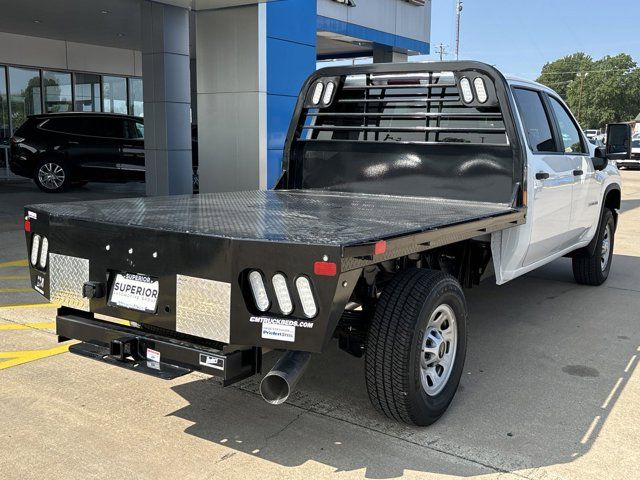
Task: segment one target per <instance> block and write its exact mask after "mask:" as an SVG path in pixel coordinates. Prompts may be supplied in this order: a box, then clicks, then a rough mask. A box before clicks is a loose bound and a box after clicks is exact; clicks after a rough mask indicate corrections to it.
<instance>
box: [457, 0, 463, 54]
mask: <svg viewBox="0 0 640 480" xmlns="http://www.w3.org/2000/svg"><path fill="white" fill-rule="evenodd" d="M461 13H462V0H456V60H460V14H461Z"/></svg>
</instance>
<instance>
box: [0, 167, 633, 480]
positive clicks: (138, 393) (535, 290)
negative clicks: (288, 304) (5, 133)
mask: <svg viewBox="0 0 640 480" xmlns="http://www.w3.org/2000/svg"><path fill="white" fill-rule="evenodd" d="M622 175H623V190H624V192H623V197H624V200H623V207H622V214H621V216H620V221H619V229H618V232H617V234H616V244H615V257H614V260H613V267H612V272H611V276H610V278H609V280H608V281H607V283H606V284H605V285H603V286H602V287H597V288H595V287H585V286H579V285H577V284H575V282H574V281H573V277H572V274H571V264H570V261H568V260H566V259H561V260H558V261H556V262H554V263H552V264H551V265H548V266H547V267H544V268H542V269H540V270H537V271H535V272H532V273H531V274H529V275H526V276H524V277H522V278H519V279H517V280H514V281H513V282H510V283H508V284H507V285H503V286H500V287H498V286H496V285H492V284H491V282H488V283H486V284H483V285H481V286H480V287H478V288H474V289H472V290H469V291H467V292H466V294H467V300H468V307H469V311H470V321H469V341H468V345H469V347H468V355H467V361H466V365H465V372H464V375H463V378H462V381H461V385H460V389H459V391H458V393H457V395H456V397H455V399H454V401H453V403H452V405H451V407H450V409H449V410H448V412H447V413H446V414H445V415H444V416H443V417H442V418H441V419H440V421H439V422H437V423H436V424H435V425H433V426H431V427H428V428H413V427H407V426H404V425H399V424H397V423H395V422H392V421H389V420H387V419H386V418H383V417H381V416H380V415H378V414H377V413H376V412H375V411H374V410H373V408H372V407H371V406H370V405H369V402H368V399H367V395H366V391H365V386H364V378H363V363H362V361H361V360H359V359H355V358H352V357H350V356H349V355H347V354H345V353H344V352H341V351H339V350H338V349H337V348H336V347H335V346H334V347H332V348H331V349H330V351H329V352H328V353H326V354H324V355H322V356H314V357H313V358H312V361H311V365H310V366H309V369H308V370H307V372H306V373H305V375H304V377H303V379H302V381H301V383H300V384H299V387H298V389H297V391H296V392H295V393H294V395H293V396H292V399H290V400H289V402H288V403H287V404H285V405H282V406H279V407H274V406H271V405H267V404H266V403H265V402H264V401H263V400H262V399H261V398H260V397H259V395H258V394H257V385H258V383H259V380H260V378H259V377H256V378H253V379H249V380H247V381H244V382H242V383H240V384H237V385H235V386H232V387H228V388H221V387H220V386H219V385H218V384H217V383H216V381H214V380H212V379H210V378H209V377H207V376H205V375H202V374H198V373H193V374H190V375H187V376H184V377H181V378H179V379H176V380H172V381H163V380H159V379H156V378H153V377H148V376H144V375H140V374H136V373H134V372H130V371H128V370H124V369H121V368H118V367H115V366H110V365H107V364H103V363H99V362H96V361H93V360H89V359H85V358H82V357H78V356H75V355H73V354H70V353H68V352H67V348H68V343H63V344H58V343H57V338H56V336H55V335H54V330H53V327H54V324H53V322H54V318H55V307H52V306H49V305H47V304H43V302H44V299H43V298H42V297H40V296H39V295H38V294H36V293H33V292H31V291H30V289H29V282H28V279H27V278H26V276H27V269H26V260H25V257H26V247H25V240H24V233H23V231H22V206H23V205H24V204H27V203H39V202H44V201H64V200H77V199H80V200H81V199H94V198H96V199H97V198H115V197H119V196H125V195H127V196H135V195H140V194H141V193H142V192H143V190H142V189H141V187H140V186H132V185H122V186H102V185H94V184H89V185H88V186H85V187H83V188H82V189H77V190H73V191H71V192H69V193H67V194H63V195H59V196H58V195H55V196H54V195H44V194H41V193H40V192H38V191H37V190H36V189H35V187H33V186H32V185H31V184H25V183H22V184H3V183H0V305H1V306H0V414H1V416H0V439H1V441H0V478H1V479H3V480H4V479H16V480H18V479H19V480H24V479H31V478H34V479H36V478H37V479H42V478H65V479H67V478H73V479H75V478H77V479H87V478H131V479H138V478H140V479H153V480H157V479H165V478H166V479H219V478H224V479H233V478H242V479H254V478H255V479H270V478H304V479H316V478H375V479H388V478H397V477H406V478H473V479H475V478H481V479H489V478H491V479H494V478H500V479H534V480H559V479H603V478H606V479H609V478H611V479H634V480H635V479H637V478H640V473H638V472H640V413H638V412H639V410H640V382H639V380H640V373H638V369H637V363H638V357H640V328H639V323H640V322H639V320H640V295H639V294H640V244H639V242H638V238H639V236H640V209H638V207H639V206H640V171H639V172H636V171H623V172H622ZM29 304H31V305H29ZM265 360H266V363H267V365H266V366H267V367H269V365H270V364H271V363H273V362H274V360H275V358H274V356H273V355H268V356H267V358H266V359H265Z"/></svg>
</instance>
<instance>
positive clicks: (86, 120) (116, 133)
mask: <svg viewBox="0 0 640 480" xmlns="http://www.w3.org/2000/svg"><path fill="white" fill-rule="evenodd" d="M41 125H42V126H41V128H43V129H44V130H50V131H53V132H60V133H68V134H71V135H87V136H90V137H108V138H125V132H124V125H125V124H124V121H123V120H121V119H118V118H110V117H95V116H78V117H58V118H50V119H48V120H46V121H45V122H44V123H42V124H41Z"/></svg>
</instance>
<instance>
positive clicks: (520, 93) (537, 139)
mask: <svg viewBox="0 0 640 480" xmlns="http://www.w3.org/2000/svg"><path fill="white" fill-rule="evenodd" d="M513 94H514V96H515V99H516V104H517V105H518V111H519V112H520V117H521V118H522V123H523V124H524V129H525V131H526V133H527V140H528V141H529V145H530V146H531V149H532V150H533V151H534V152H555V151H556V150H557V149H556V142H555V141H554V140H553V134H552V133H551V124H550V123H549V117H548V116H547V112H546V111H545V108H544V105H543V104H542V98H541V97H540V93H539V92H536V91H534V90H528V89H525V88H514V89H513Z"/></svg>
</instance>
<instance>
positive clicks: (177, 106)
mask: <svg viewBox="0 0 640 480" xmlns="http://www.w3.org/2000/svg"><path fill="white" fill-rule="evenodd" d="M142 82H143V89H144V91H143V95H144V123H145V139H144V149H145V165H146V189H147V195H175V194H183V193H192V189H193V183H192V178H193V170H192V160H191V114H190V107H191V92H190V90H191V88H190V68H189V11H188V10H187V9H186V8H180V7H174V6H171V5H165V4H162V3H156V2H153V1H150V0H144V1H143V2H142Z"/></svg>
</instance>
